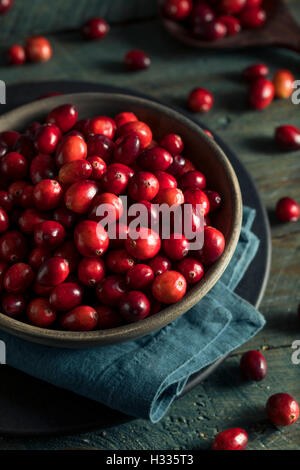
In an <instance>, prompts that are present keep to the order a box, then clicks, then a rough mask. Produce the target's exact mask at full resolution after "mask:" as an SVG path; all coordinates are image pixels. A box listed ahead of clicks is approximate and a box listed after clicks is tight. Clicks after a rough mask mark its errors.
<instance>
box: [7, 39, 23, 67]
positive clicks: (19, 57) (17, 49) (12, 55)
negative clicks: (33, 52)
mask: <svg viewBox="0 0 300 470" xmlns="http://www.w3.org/2000/svg"><path fill="white" fill-rule="evenodd" d="M7 60H8V63H9V64H12V65H22V64H24V62H25V61H26V54H25V49H24V47H22V46H20V45H19V44H15V45H14V46H11V47H10V48H9V49H8V52H7Z"/></svg>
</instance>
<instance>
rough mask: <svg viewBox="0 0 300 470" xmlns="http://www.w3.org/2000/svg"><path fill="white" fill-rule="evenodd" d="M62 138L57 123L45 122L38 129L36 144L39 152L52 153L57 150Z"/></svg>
mask: <svg viewBox="0 0 300 470" xmlns="http://www.w3.org/2000/svg"><path fill="white" fill-rule="evenodd" d="M60 139H61V132H60V129H59V127H57V126H56V125H55V124H44V125H43V126H40V127H39V128H38V130H37V131H36V136H35V142H34V145H35V148H36V150H37V151H38V152H41V153H47V154H51V153H53V152H54V151H55V149H56V147H57V144H58V141H59V140H60Z"/></svg>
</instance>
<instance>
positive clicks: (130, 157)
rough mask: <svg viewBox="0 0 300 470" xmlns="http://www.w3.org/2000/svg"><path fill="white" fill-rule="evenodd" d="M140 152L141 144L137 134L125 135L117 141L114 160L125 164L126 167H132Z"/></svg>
mask: <svg viewBox="0 0 300 470" xmlns="http://www.w3.org/2000/svg"><path fill="white" fill-rule="evenodd" d="M140 152H141V142H140V139H139V136H138V135H136V134H129V135H125V136H123V137H120V138H119V139H118V140H117V141H116V146H115V150H114V159H115V160H116V161H117V162H121V163H125V165H131V164H132V163H133V162H134V161H135V160H136V159H137V157H138V156H139V154H140Z"/></svg>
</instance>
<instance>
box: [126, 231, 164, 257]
mask: <svg viewBox="0 0 300 470" xmlns="http://www.w3.org/2000/svg"><path fill="white" fill-rule="evenodd" d="M160 247H161V240H160V237H159V235H158V233H156V232H154V230H151V229H149V228H146V227H141V228H140V229H137V230H136V231H133V232H132V233H131V232H129V235H128V238H127V240H126V241H125V248H126V250H127V251H128V253H129V254H130V255H131V256H133V257H134V258H137V259H140V260H145V259H150V258H153V257H154V256H156V255H157V253H158V252H159V250H160Z"/></svg>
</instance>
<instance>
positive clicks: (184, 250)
mask: <svg viewBox="0 0 300 470" xmlns="http://www.w3.org/2000/svg"><path fill="white" fill-rule="evenodd" d="M163 250H164V252H165V253H166V255H167V256H168V257H169V258H170V259H172V260H180V259H182V258H184V257H185V256H186V255H187V254H188V252H189V241H188V240H187V239H186V237H185V236H184V235H182V234H179V233H173V234H172V235H170V238H169V239H168V240H163Z"/></svg>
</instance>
